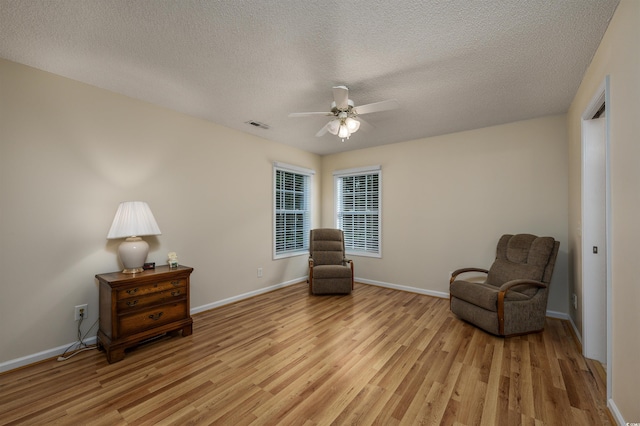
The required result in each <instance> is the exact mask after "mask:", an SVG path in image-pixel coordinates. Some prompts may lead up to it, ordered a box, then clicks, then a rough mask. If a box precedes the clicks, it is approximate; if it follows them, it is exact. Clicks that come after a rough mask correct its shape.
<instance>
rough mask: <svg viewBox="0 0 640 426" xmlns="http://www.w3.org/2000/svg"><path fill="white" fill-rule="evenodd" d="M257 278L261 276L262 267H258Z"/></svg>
mask: <svg viewBox="0 0 640 426" xmlns="http://www.w3.org/2000/svg"><path fill="white" fill-rule="evenodd" d="M258 278H262V268H258Z"/></svg>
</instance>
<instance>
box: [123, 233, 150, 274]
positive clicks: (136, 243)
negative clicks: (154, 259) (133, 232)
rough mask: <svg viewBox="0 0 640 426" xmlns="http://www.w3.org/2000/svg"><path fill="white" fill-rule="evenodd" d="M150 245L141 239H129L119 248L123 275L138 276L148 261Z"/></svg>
mask: <svg viewBox="0 0 640 426" xmlns="http://www.w3.org/2000/svg"><path fill="white" fill-rule="evenodd" d="M148 253H149V244H147V242H146V241H144V240H143V239H142V238H140V237H129V238H127V239H126V240H124V241H123V242H122V243H120V245H119V246H118V255H119V256H120V261H122V265H123V266H124V269H123V270H122V273H123V274H137V273H138V272H142V271H143V270H144V269H143V268H142V265H144V262H145V261H146V260H147V254H148Z"/></svg>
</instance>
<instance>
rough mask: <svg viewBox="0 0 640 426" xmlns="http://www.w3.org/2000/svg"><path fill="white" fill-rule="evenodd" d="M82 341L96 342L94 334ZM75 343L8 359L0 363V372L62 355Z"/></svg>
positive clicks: (88, 343) (89, 343)
mask: <svg viewBox="0 0 640 426" xmlns="http://www.w3.org/2000/svg"><path fill="white" fill-rule="evenodd" d="M84 342H85V343H86V344H87V345H93V344H95V343H96V336H93V337H89V338H87V339H84ZM76 343H77V342H73V343H68V344H66V345H62V346H58V347H57V348H52V349H47V350H44V351H42V352H38V353H36V354H31V355H27V356H23V357H21V358H16V359H10V360H9V361H5V362H3V363H0V373H4V372H6V371H9V370H14V369H16V368H20V367H24V366H25V365H29V364H35V363H36V362H40V361H44V360H46V359H51V358H55V357H57V356H60V355H62V354H63V353H64V351H65V350H67V349H69V347H71V346H73V345H75V344H76Z"/></svg>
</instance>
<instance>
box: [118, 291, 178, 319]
mask: <svg viewBox="0 0 640 426" xmlns="http://www.w3.org/2000/svg"><path fill="white" fill-rule="evenodd" d="M185 297H187V288H186V286H181V287H176V288H172V289H170V290H165V291H160V292H155V293H147V294H146V295H141V296H139V297H130V298H128V299H122V300H118V302H117V306H118V312H120V313H125V312H129V311H131V310H132V309H140V308H144V307H145V306H157V305H161V304H163V303H169V302H171V301H178V300H183V299H184V298H185Z"/></svg>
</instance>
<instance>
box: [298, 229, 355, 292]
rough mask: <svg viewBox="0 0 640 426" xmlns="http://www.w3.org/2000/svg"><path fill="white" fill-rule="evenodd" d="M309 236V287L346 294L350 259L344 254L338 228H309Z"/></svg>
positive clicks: (350, 275)
mask: <svg viewBox="0 0 640 426" xmlns="http://www.w3.org/2000/svg"><path fill="white" fill-rule="evenodd" d="M310 237H311V238H310V240H309V291H310V292H311V293H312V294H349V293H351V290H353V261H351V260H349V259H347V258H346V257H345V251H344V234H343V232H342V230H340V229H329V228H324V229H312V230H311V236H310Z"/></svg>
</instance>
